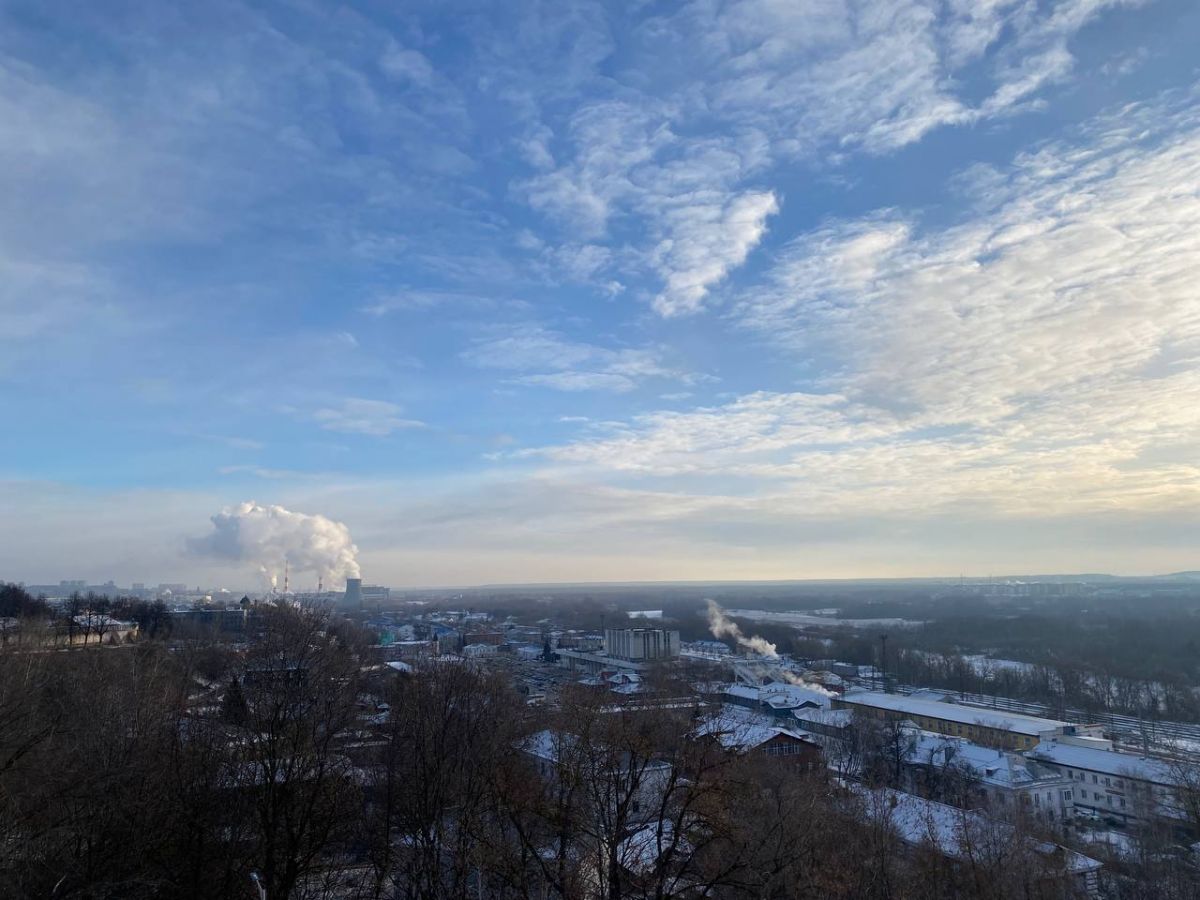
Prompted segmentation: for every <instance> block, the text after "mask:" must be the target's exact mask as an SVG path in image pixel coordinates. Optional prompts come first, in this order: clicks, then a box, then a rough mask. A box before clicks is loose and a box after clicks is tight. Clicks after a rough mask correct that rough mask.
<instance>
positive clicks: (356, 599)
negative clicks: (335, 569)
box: [342, 578, 363, 609]
mask: <svg viewBox="0 0 1200 900" xmlns="http://www.w3.org/2000/svg"><path fill="white" fill-rule="evenodd" d="M362 603H363V599H362V579H361V578H347V579H346V596H345V597H344V598H342V607H343V608H344V609H362Z"/></svg>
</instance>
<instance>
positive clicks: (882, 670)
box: [879, 634, 888, 691]
mask: <svg viewBox="0 0 1200 900" xmlns="http://www.w3.org/2000/svg"><path fill="white" fill-rule="evenodd" d="M887 639H888V636H887V635H886V634H881V635H880V636H879V680H880V681H882V682H883V689H884V691H886V690H887V689H888V687H887Z"/></svg>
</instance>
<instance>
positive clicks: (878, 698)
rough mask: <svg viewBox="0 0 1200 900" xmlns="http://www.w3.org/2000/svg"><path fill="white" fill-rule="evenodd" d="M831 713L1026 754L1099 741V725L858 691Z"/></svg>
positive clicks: (839, 699) (835, 704)
mask: <svg viewBox="0 0 1200 900" xmlns="http://www.w3.org/2000/svg"><path fill="white" fill-rule="evenodd" d="M833 706H834V709H849V710H853V711H856V712H860V713H863V714H865V715H869V716H872V717H873V718H877V719H901V720H908V721H911V722H912V723H913V724H914V725H916V726H917V727H918V728H921V729H923V730H925V731H935V732H937V733H939V734H948V735H954V736H955V737H963V738H966V739H967V740H971V741H975V742H977V743H981V744H987V745H989V746H992V747H1006V748H1008V749H1010V750H1029V749H1031V748H1033V747H1034V746H1036V745H1037V743H1038V742H1039V741H1042V740H1051V739H1053V738H1063V737H1067V738H1070V737H1097V738H1098V737H1101V736H1102V732H1101V728H1100V726H1099V725H1075V724H1072V723H1070V722H1060V721H1058V720H1057V719H1041V718H1038V717H1037V716H1025V715H1021V714H1020V713H1010V712H1005V711H1003V710H995V709H981V708H979V707H975V706H963V705H962V704H959V703H950V702H948V701H946V700H925V699H919V698H915V697H906V696H904V695H903V694H885V693H881V692H876V691H861V692H857V693H850V694H845V695H843V696H842V697H840V698H838V699H835V700H834V701H833Z"/></svg>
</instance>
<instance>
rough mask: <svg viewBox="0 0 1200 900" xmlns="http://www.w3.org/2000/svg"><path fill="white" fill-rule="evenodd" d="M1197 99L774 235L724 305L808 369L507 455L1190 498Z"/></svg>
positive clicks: (840, 505)
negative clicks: (935, 190) (930, 224)
mask: <svg viewBox="0 0 1200 900" xmlns="http://www.w3.org/2000/svg"><path fill="white" fill-rule="evenodd" d="M1194 100H1195V97H1194V95H1193V94H1188V95H1184V96H1176V97H1173V98H1170V99H1169V100H1167V101H1165V102H1163V103H1156V104H1147V105H1144V106H1141V107H1131V108H1126V109H1124V110H1122V111H1121V113H1120V115H1119V116H1116V117H1114V118H1111V119H1106V120H1103V121H1101V122H1099V123H1097V124H1096V125H1095V126H1094V127H1092V128H1091V129H1089V130H1088V131H1087V132H1086V133H1085V134H1083V135H1082V136H1081V137H1080V138H1079V139H1078V140H1077V141H1075V142H1072V143H1060V144H1055V145H1049V146H1046V147H1043V148H1042V149H1040V150H1038V151H1036V152H1033V153H1028V154H1023V155H1021V156H1020V157H1018V158H1017V160H1016V161H1015V162H1014V164H1013V165H1012V166H1011V167H1010V168H1009V169H1007V170H1005V171H1002V172H1001V171H994V172H993V173H992V177H990V178H989V179H987V180H984V181H980V183H981V184H986V186H987V192H988V193H987V196H986V198H983V199H984V205H983V209H984V211H983V212H982V213H981V214H980V215H979V216H978V217H976V218H974V219H971V220H969V221H967V222H965V223H962V224H959V225H953V226H949V227H945V228H940V229H922V228H921V226H920V223H919V222H918V221H916V220H914V219H912V218H911V217H905V216H902V215H901V214H900V213H898V212H896V211H882V212H880V213H879V214H877V215H874V216H871V217H867V218H864V219H861V220H856V221H849V222H834V223H830V224H829V225H827V226H826V227H824V228H822V229H819V230H817V231H814V232H811V233H809V234H806V235H803V236H802V237H800V238H799V239H797V240H795V241H794V242H792V243H791V244H790V245H789V246H788V247H786V248H785V249H784V250H783V251H782V252H781V253H780V254H779V256H778V259H777V260H776V264H775V266H774V267H773V268H772V270H771V272H770V275H769V278H768V280H767V281H766V282H764V283H763V284H760V285H756V286H752V287H748V288H747V289H745V291H744V292H743V293H742V294H741V296H740V299H739V301H738V303H737V304H736V307H735V309H734V311H733V313H732V316H733V318H734V321H736V322H738V323H740V324H741V325H742V326H743V327H746V328H749V329H752V330H754V331H756V332H758V333H760V334H761V335H762V336H763V337H764V338H765V339H767V340H768V341H770V342H771V343H773V344H775V345H776V346H777V347H778V348H779V349H780V350H781V351H782V352H784V353H785V354H792V353H794V354H795V355H796V358H798V359H803V360H812V359H818V360H820V361H821V363H822V368H823V369H824V370H825V371H826V373H827V374H826V375H825V376H823V377H822V378H821V379H820V381H819V382H818V383H817V384H815V385H814V387H813V389H812V390H810V391H808V392H793V393H781V392H759V393H755V394H749V395H745V396H742V397H740V398H737V399H735V400H733V401H731V402H729V403H726V404H724V405H721V406H714V407H707V408H702V409H696V410H692V411H690V412H671V411H662V412H657V413H653V414H649V415H644V416H641V417H638V418H635V419H633V420H632V421H630V422H628V423H626V424H624V425H611V426H609V427H608V428H607V430H606V431H602V432H600V433H593V434H591V435H589V436H587V437H586V438H584V439H581V440H577V441H574V442H571V443H567V444H563V445H558V446H551V447H544V448H540V449H535V450H527V451H523V452H522V455H524V456H527V457H528V456H533V457H542V458H545V459H548V460H550V461H551V462H552V463H554V464H555V465H557V466H561V467H566V470H567V471H582V472H584V473H588V474H587V475H586V476H585V477H589V478H600V479H608V478H637V479H661V478H673V477H686V478H688V479H689V481H688V484H689V485H692V489H693V490H703V491H706V492H707V491H712V492H714V493H718V494H724V493H728V492H729V491H730V490H736V491H738V492H746V493H748V494H749V495H750V496H753V497H754V500H753V502H754V504H755V505H756V507H757V508H760V509H761V510H762V511H763V514H764V515H768V514H769V515H777V514H778V512H779V510H781V509H782V508H784V507H785V506H787V505H792V506H794V507H795V508H798V509H803V510H806V511H808V512H810V513H812V514H814V515H830V516H853V515H863V514H867V515H871V514H878V515H909V516H914V517H918V518H921V517H928V516H930V515H933V514H935V513H946V512H947V511H950V510H958V511H962V510H972V511H973V514H974V515H977V516H980V517H983V518H985V519H986V518H987V517H990V516H1001V517H1014V516H1055V515H1058V516H1065V515H1087V514H1095V515H1101V514H1105V513H1110V512H1116V511H1121V512H1123V513H1141V512H1147V511H1157V512H1159V513H1167V512H1170V513H1177V512H1180V511H1182V510H1186V509H1188V508H1194V507H1195V504H1197V503H1200V463H1198V462H1197V460H1198V459H1200V455H1198V452H1200V451H1198V448H1200V296H1198V295H1197V293H1196V290H1195V285H1196V284H1197V283H1200V193H1198V192H1197V189H1196V185H1197V184H1200V114H1197V113H1196V111H1195V110H1196V107H1195V103H1194ZM697 479H701V480H700V481H697ZM772 511H773V512H772Z"/></svg>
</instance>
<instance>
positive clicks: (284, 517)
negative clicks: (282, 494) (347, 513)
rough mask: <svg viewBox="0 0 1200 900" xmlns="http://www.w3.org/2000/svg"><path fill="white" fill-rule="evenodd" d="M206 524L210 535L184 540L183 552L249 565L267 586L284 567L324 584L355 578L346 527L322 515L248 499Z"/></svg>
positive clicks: (355, 562)
mask: <svg viewBox="0 0 1200 900" xmlns="http://www.w3.org/2000/svg"><path fill="white" fill-rule="evenodd" d="M212 524H213V531H212V532H211V533H210V534H207V535H205V536H204V537H199V538H192V539H190V540H189V541H188V549H189V550H190V551H191V552H192V553H194V554H196V555H198V556H205V557H209V558H211V559H222V560H228V561H230V562H238V563H253V564H254V565H256V566H257V567H258V570H259V572H260V573H261V575H262V576H263V579H264V580H265V582H266V583H267V584H269V585H271V586H274V585H275V584H276V583H277V579H278V575H279V573H281V572H282V571H283V570H284V567H285V565H286V566H289V567H290V568H291V569H293V570H295V571H297V572H312V573H313V574H314V575H315V576H316V578H318V579H321V580H323V581H324V582H325V583H326V584H332V583H335V582H338V581H344V580H345V579H347V578H357V577H359V568H358V559H357V556H358V548H357V547H355V546H354V543H353V542H352V541H351V540H350V529H348V528H347V527H346V526H345V525H343V524H342V523H341V522H335V521H334V520H333V519H328V518H326V517H325V516H321V515H309V514H307V513H300V512H293V511H292V510H290V509H285V508H284V507H282V506H261V505H259V504H258V503H255V502H254V501H253V500H248V501H246V502H245V503H239V504H238V505H237V506H230V507H226V508H225V509H223V510H222V511H221V512H219V513H217V515H215V516H213V517H212Z"/></svg>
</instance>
